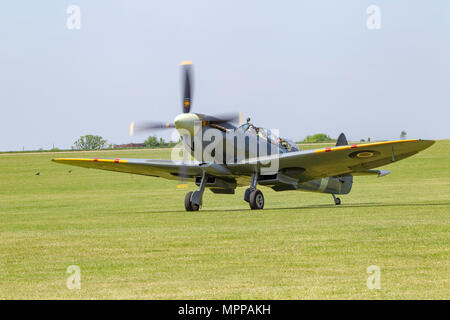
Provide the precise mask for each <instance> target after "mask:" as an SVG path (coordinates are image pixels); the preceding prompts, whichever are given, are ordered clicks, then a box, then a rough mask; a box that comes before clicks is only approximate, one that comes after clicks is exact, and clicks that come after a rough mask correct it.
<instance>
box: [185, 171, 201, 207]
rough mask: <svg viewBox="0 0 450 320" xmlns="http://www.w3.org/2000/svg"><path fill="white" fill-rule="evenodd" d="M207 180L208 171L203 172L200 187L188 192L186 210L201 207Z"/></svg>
mask: <svg viewBox="0 0 450 320" xmlns="http://www.w3.org/2000/svg"><path fill="white" fill-rule="evenodd" d="M206 180H207V177H206V173H204V172H203V175H202V180H201V182H200V187H199V188H198V189H197V190H195V191H190V192H188V193H187V194H186V197H185V198H184V207H185V208H186V211H198V209H200V207H201V205H202V198H203V192H204V191H205V185H206Z"/></svg>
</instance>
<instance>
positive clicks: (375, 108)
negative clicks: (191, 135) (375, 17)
mask: <svg viewBox="0 0 450 320" xmlns="http://www.w3.org/2000/svg"><path fill="white" fill-rule="evenodd" d="M71 4H74V5H78V6H80V8H81V29H80V30H68V29H67V27H66V20H67V17H68V14H67V13H66V9H67V7H68V6H69V5H71ZM371 4H375V5H378V6H379V7H380V9H381V29H380V30H368V29H367V27H366V20H367V18H368V14H367V13H366V9H367V7H368V6H369V5H371ZM0 40H1V43H0V106H1V122H0V124H1V126H0V133H1V139H0V150H20V149H22V147H25V149H26V150H30V149H38V148H50V147H51V146H52V145H53V144H55V146H56V147H60V148H70V146H72V145H73V142H74V141H75V140H76V139H77V138H78V137H79V136H81V135H84V134H87V133H91V134H98V135H101V136H103V137H104V138H106V139H107V140H108V141H109V142H111V143H125V142H131V141H134V142H139V141H140V140H143V139H144V138H145V137H144V136H142V135H141V136H137V137H133V138H130V137H129V136H128V125H129V122H130V121H133V120H163V121H171V120H173V118H174V117H175V116H176V115H177V114H178V113H180V111H181V105H180V94H181V89H180V77H179V72H180V70H179V63H180V62H181V61H182V60H193V61H194V71H195V80H196V81H195V93H194V109H193V110H194V111H196V112H200V113H208V114H215V113H220V112H226V111H241V112H243V114H244V116H251V117H252V120H253V122H254V123H255V124H256V125H259V126H263V127H268V128H279V129H280V133H281V135H282V136H286V137H289V138H292V139H300V138H304V137H305V136H306V135H308V134H312V133H318V132H325V133H328V134H330V135H331V136H333V137H336V136H337V135H338V134H339V133H340V132H341V131H344V132H345V133H346V134H347V135H348V137H349V138H350V139H352V140H359V139H361V138H367V137H372V138H373V139H390V138H398V136H399V134H400V131H402V130H405V131H406V132H407V133H408V137H410V138H415V137H418V138H450V125H449V119H450V111H449V108H450V1H448V0H434V1H412V0H409V1H407V0H404V1H400V0H397V1H387V0H383V1H375V0H373V1H365V0H354V1H334V0H330V1H316V0H310V1H294V0H292V1H273V0H270V1H262V0H257V1H235V0H227V1H210V0H209V1H208V0H205V1H195V0H193V1H144V0H142V1H137V0H133V1H125V0H123V1H114V0H108V1H106V0H105V1H103V0H95V1H92V0H70V1H31V0H28V1H23V0H14V1H2V2H1V4H0ZM163 136H164V137H168V136H169V135H166V134H164V135H163Z"/></svg>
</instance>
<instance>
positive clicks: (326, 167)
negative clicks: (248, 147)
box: [278, 139, 434, 181]
mask: <svg viewBox="0 0 450 320" xmlns="http://www.w3.org/2000/svg"><path fill="white" fill-rule="evenodd" d="M433 144H434V141H433V140H418V139H414V140H398V141H382V142H373V143H364V144H359V145H345V146H337V147H331V148H322V149H314V150H305V151H296V152H289V153H284V154H280V155H279V158H278V159H279V160H278V161H279V168H280V170H287V169H289V168H300V169H301V173H300V176H299V178H300V181H308V180H313V179H318V178H324V177H332V176H340V175H345V174H350V175H366V174H373V173H376V174H378V175H379V176H383V175H385V174H387V173H388V172H385V171H380V170H378V171H377V170H370V169H373V168H376V167H380V166H383V165H387V164H390V163H392V162H395V161H398V160H402V159H404V158H407V157H410V156H412V155H414V154H416V153H418V152H419V151H422V150H424V149H426V148H428V147H430V146H431V145H433Z"/></svg>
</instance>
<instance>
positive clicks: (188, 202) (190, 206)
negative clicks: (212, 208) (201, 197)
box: [184, 191, 200, 211]
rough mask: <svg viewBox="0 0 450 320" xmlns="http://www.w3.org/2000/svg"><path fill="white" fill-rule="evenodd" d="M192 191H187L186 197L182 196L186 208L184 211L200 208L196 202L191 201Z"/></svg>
mask: <svg viewBox="0 0 450 320" xmlns="http://www.w3.org/2000/svg"><path fill="white" fill-rule="evenodd" d="M192 193H193V192H192V191H190V192H188V193H187V194H186V197H185V198H184V207H185V208H186V211H198V209H199V208H200V206H199V205H198V204H195V203H192V201H191V197H192Z"/></svg>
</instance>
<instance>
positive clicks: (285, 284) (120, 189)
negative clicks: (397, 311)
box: [0, 140, 450, 299]
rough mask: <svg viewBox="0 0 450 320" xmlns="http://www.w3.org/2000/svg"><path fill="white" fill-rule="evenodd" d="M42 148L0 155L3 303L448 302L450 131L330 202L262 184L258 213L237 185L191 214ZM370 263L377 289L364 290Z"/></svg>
mask: <svg viewBox="0 0 450 320" xmlns="http://www.w3.org/2000/svg"><path fill="white" fill-rule="evenodd" d="M309 147H310V146H309ZM60 156H64V154H62V153H58V157H60ZM70 156H71V157H72V156H76V157H81V156H88V157H93V156H104V157H122V158H126V157H129V158H133V157H135V158H168V157H169V150H163V149H161V150H141V151H133V150H125V151H113V152H111V151H108V152H106V151H105V152H97V153H95V154H94V153H76V154H71V155H70ZM52 157H53V155H52V154H45V153H39V154H3V155H0V298H1V299H40V298H45V299H47V298H50V299H53V298H55V299H80V298H81V299H100V298H102V299H118V298H123V299H135V298H145V299H175V298H181V299H185V298H189V299H207V298H208V299H241V298H244V299H253V298H255V299H431V298H436V299H448V298H450V294H449V293H450V259H449V258H450V257H449V247H450V168H449V159H450V141H449V140H446V141H439V142H437V143H436V144H435V145H433V146H432V147H431V148H429V149H427V150H425V151H424V152H422V153H420V154H418V155H416V156H414V157H411V158H409V159H406V160H402V161H400V162H398V163H394V164H391V165H389V166H386V167H385V168H386V169H388V170H391V171H392V174H390V175H388V176H386V177H383V178H375V177H357V178H355V183H354V185H353V190H352V192H351V193H350V194H349V195H347V196H342V197H341V199H342V202H343V204H342V205H341V206H339V207H336V206H334V204H333V201H332V197H331V195H327V194H315V193H305V192H297V191H289V192H282V193H276V192H273V191H272V190H271V189H268V188H262V190H263V192H264V195H265V198H266V205H265V209H264V210H263V211H259V212H254V211H250V210H249V208H248V204H247V203H246V202H244V201H243V200H242V195H243V192H244V188H238V190H237V193H236V194H235V195H214V194H212V193H211V192H210V191H207V192H205V197H204V206H203V209H202V210H201V211H200V212H194V213H192V212H189V213H188V212H185V210H184V205H183V200H184V195H185V193H186V192H187V190H186V189H184V190H183V189H181V190H180V189H177V188H176V184H177V183H176V182H175V181H167V180H162V179H157V178H151V177H142V176H133V175H128V174H121V173H115V172H107V171H99V170H89V169H83V168H77V167H69V166H64V165H60V164H56V163H52V162H51V161H50V159H51V158H52ZM69 170H72V172H71V173H69V172H68V171H69ZM38 171H39V172H40V175H35V173H36V172H38ZM193 189H194V186H193V185H192V186H190V190H193ZM70 265H77V266H79V267H80V268H81V289H80V290H69V289H67V287H66V279H67V277H68V276H69V275H68V274H67V273H66V269H67V267H68V266H70ZM370 265H376V266H379V267H380V269H381V289H379V290H376V289H374V290H369V289H368V288H367V286H366V279H367V277H368V274H367V273H366V269H367V267H368V266H370Z"/></svg>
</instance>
